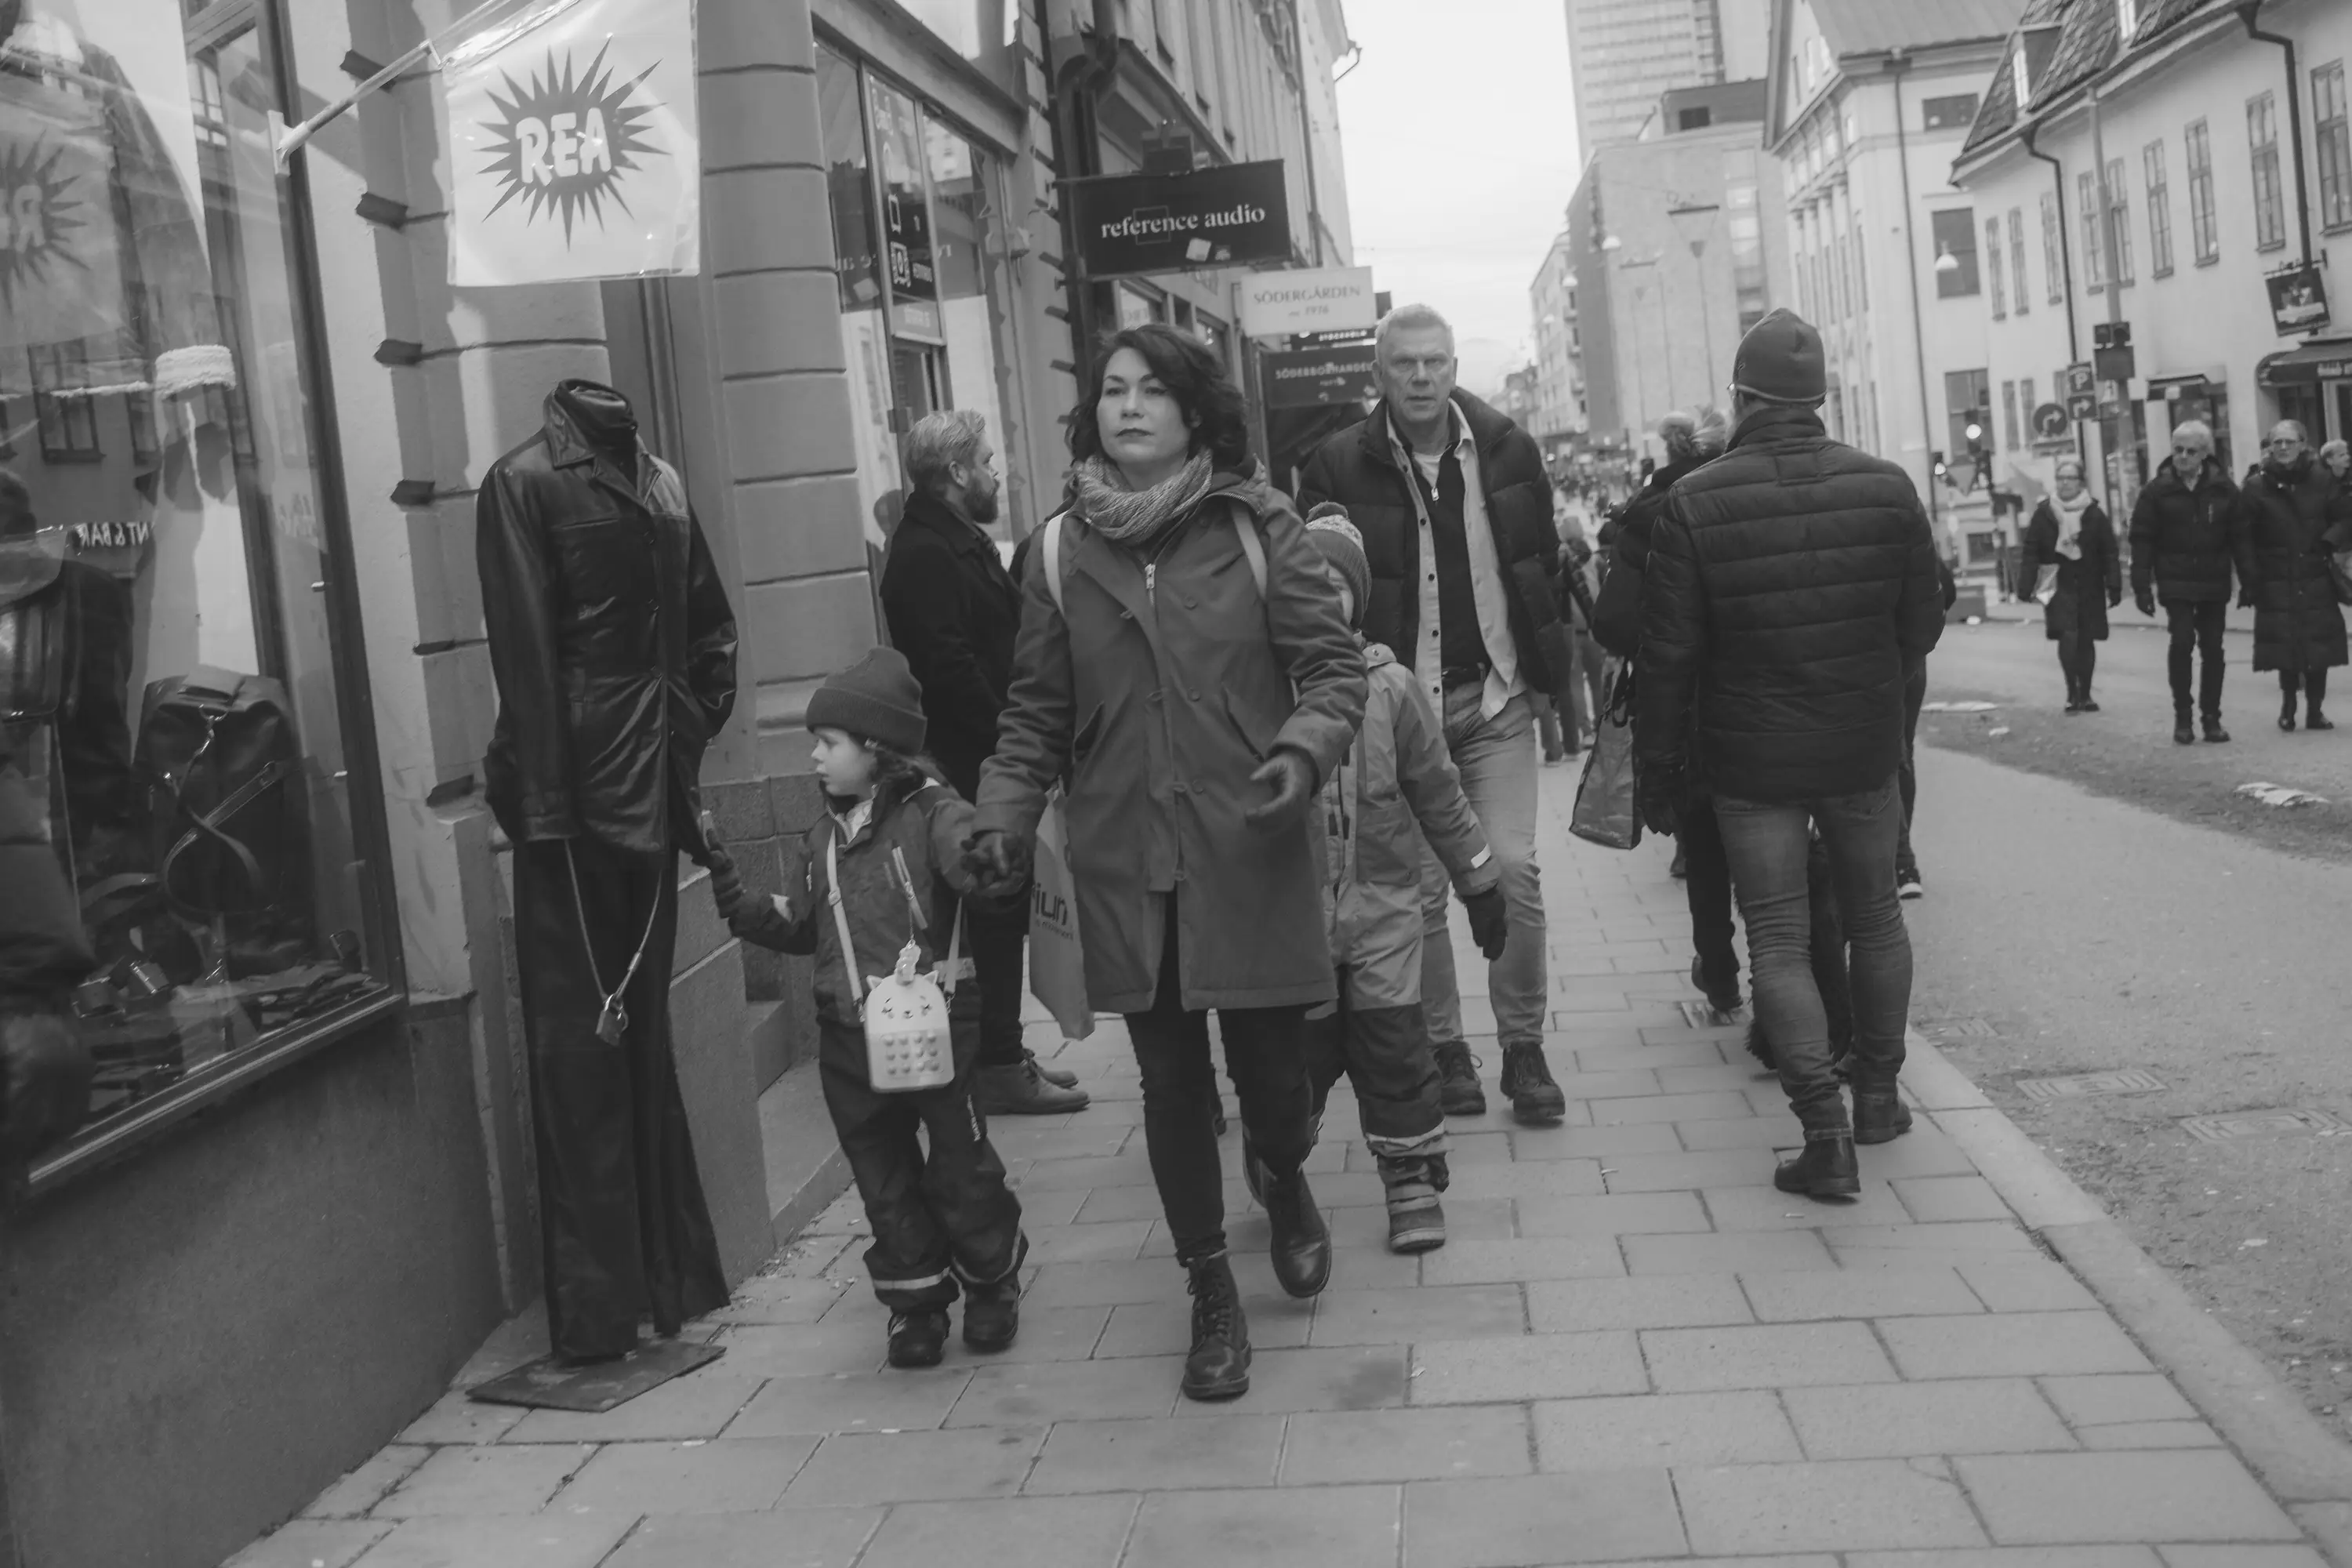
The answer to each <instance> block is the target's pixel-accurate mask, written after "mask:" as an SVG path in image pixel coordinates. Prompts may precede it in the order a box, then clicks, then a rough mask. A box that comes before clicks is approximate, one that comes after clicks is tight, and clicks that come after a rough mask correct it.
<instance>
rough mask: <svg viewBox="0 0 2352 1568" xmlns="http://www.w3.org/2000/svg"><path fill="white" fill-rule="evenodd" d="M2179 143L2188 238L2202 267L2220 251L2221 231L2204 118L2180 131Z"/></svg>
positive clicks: (2211, 154) (2216, 256)
mask: <svg viewBox="0 0 2352 1568" xmlns="http://www.w3.org/2000/svg"><path fill="white" fill-rule="evenodd" d="M2180 143H2181V148H2182V156H2183V157H2184V158H2185V159H2186V160H2187V162H2188V164H2189V244H2190V245H2192V246H2194V247H2196V251H2197V264H2198V265H2199V266H2200V267H2202V266H2204V265H2205V264H2206V263H2207V262H2209V261H2211V260H2214V259H2216V258H2219V257H2220V256H2221V235H2220V232H2219V230H2217V229H2216V228H2215V227H2214V224H2213V142H2212V139H2211V138H2210V136H2209V135H2208V134H2207V133H2206V130H2205V122H2204V121H2201V120H2196V121H2190V122H2189V127H2188V129H2187V130H2185V131H2183V132H2181V137H2180Z"/></svg>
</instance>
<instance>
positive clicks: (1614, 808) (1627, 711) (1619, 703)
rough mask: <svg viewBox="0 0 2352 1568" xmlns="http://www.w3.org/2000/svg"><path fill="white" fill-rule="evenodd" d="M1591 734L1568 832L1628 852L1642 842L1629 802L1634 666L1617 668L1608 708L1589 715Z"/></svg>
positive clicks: (1637, 816) (1638, 813)
mask: <svg viewBox="0 0 2352 1568" xmlns="http://www.w3.org/2000/svg"><path fill="white" fill-rule="evenodd" d="M1592 731H1593V735H1592V747H1591V750H1590V751H1589V752H1586V753H1585V757H1584V776H1583V777H1582V778H1581V779H1580V780H1578V781H1577V785H1576V809H1575V811H1574V812H1573V813H1571V814H1570V816H1569V819H1568V830H1569V831H1570V833H1573V834H1575V835H1576V836H1577V837H1579V838H1581V839H1584V840H1585V841H1587V842H1588V843H1592V844H1598V845H1601V846H1602V847H1605V848H1610V849H1631V848H1633V847H1635V846H1636V845H1638V844H1640V843H1641V842H1642V814H1641V811H1640V809H1639V807H1638V806H1637V805H1635V804H1634V800H1633V666H1632V665H1630V664H1627V665H1625V666H1622V667H1621V668H1619V670H1618V672H1617V681H1616V685H1615V686H1614V687H1613V688H1612V689H1611V691H1610V693H1609V704H1608V706H1607V708H1606V709H1604V710H1602V711H1601V712H1600V713H1598V714H1595V715H1594V716H1593V724H1592Z"/></svg>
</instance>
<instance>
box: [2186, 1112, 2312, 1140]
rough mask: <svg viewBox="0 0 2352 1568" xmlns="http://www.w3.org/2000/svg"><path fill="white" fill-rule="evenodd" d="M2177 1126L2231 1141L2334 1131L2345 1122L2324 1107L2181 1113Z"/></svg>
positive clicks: (2192, 1133) (2195, 1134) (2208, 1137)
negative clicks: (2205, 1113) (2205, 1114)
mask: <svg viewBox="0 0 2352 1568" xmlns="http://www.w3.org/2000/svg"><path fill="white" fill-rule="evenodd" d="M2180 1125H2181V1128H2182V1130H2183V1131H2186V1132H2187V1133H2188V1134H2189V1136H2190V1137H2191V1138H2201V1139H2203V1140H2204V1141H2205V1142H2208V1143H2233V1142H2237V1141H2238V1140H2240V1139H2242V1138H2287V1137H2295V1136H2299V1135H2303V1134H2308V1133H2316V1132H2338V1131H2343V1130H2344V1129H2345V1128H2346V1126H2347V1122H2346V1121H2344V1119H2343V1118H2342V1117H2340V1116H2337V1115H2335V1114H2334V1113H2332V1112H2329V1111H2326V1110H2237V1111H2231V1113H2230V1114H2229V1115H2226V1116H2184V1117H2182V1118H2181V1119H2180Z"/></svg>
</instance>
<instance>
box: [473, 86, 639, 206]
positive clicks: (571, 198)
mask: <svg viewBox="0 0 2352 1568" xmlns="http://www.w3.org/2000/svg"><path fill="white" fill-rule="evenodd" d="M604 55H605V50H604V49H602V48H600V49H598V50H597V51H596V56H595V58H593V59H592V60H590V61H589V62H588V68H587V69H585V70H584V71H578V72H575V71H574V69H573V67H572V55H571V54H570V52H569V51H566V52H564V53H563V55H562V64H561V65H559V64H558V63H557V56H556V54H555V53H554V52H552V51H551V52H550V53H549V55H548V56H547V59H546V64H545V67H544V68H543V69H542V70H541V71H540V72H537V73H534V74H533V75H532V77H531V79H530V83H529V85H527V86H526V85H525V84H524V83H522V82H520V81H517V80H516V79H514V77H512V76H510V75H509V76H506V77H504V81H505V85H506V91H505V93H504V94H503V95H501V94H499V92H497V91H496V90H493V91H492V92H491V94H490V103H491V106H492V108H493V109H494V110H496V112H497V114H498V118H497V119H496V120H490V121H483V122H482V128H483V129H484V130H486V131H488V132H491V134H492V135H493V136H494V137H495V138H497V139H496V140H495V141H493V142H491V144H490V145H489V146H488V148H487V149H486V150H485V151H486V152H487V153H488V158H489V162H488V163H487V164H485V165H484V167H483V173H485V174H490V175H494V176H495V177H496V178H497V179H498V181H499V184H500V186H501V189H500V193H499V199H498V201H497V202H496V203H495V204H494V205H492V206H491V207H490V209H489V210H490V211H491V212H496V211H498V210H499V207H503V206H505V205H507V204H508V203H509V202H511V201H514V200H516V199H517V198H520V200H521V201H522V202H523V204H524V205H525V209H526V216H528V217H529V218H530V221H532V222H534V223H536V222H538V221H540V220H541V219H543V218H549V217H553V218H556V219H560V220H561V221H562V225H563V237H564V242H565V243H566V244H567V245H568V244H570V242H571V239H572V225H573V224H574V223H575V222H576V221H578V220H579V219H580V218H582V217H583V216H586V217H593V218H594V219H595V220H596V224H597V226H598V227H600V228H601V227H603V226H604V204H605V203H606V202H607V201H609V202H611V203H612V204H613V205H614V206H617V207H619V208H620V209H621V211H623V212H624V213H626V212H628V211H629V204H628V202H627V200H626V199H625V197H623V196H622V195H621V186H620V182H621V176H622V175H623V174H629V173H632V172H634V171H635V170H637V169H639V168H641V167H643V164H642V163H641V162H640V160H642V159H644V158H648V157H656V158H657V157H663V156H667V154H666V153H665V152H664V151H663V149H661V148H660V147H657V146H656V145H655V144H654V142H653V141H652V139H651V138H650V137H649V136H648V135H647V133H646V120H647V119H648V118H649V117H650V116H651V114H652V111H653V110H652V106H651V105H649V104H644V103H638V102H633V101H632V95H633V94H635V91H636V89H637V86H638V84H639V83H641V82H643V81H644V80H645V79H646V77H648V76H651V75H652V74H653V73H654V70H655V69H656V67H657V66H658V64H659V62H658V61H656V64H655V65H652V66H647V67H646V68H645V69H644V70H642V71H640V72H638V73H637V74H636V75H635V77H632V78H631V79H628V80H627V81H625V82H621V83H618V84H615V83H614V80H613V73H612V70H611V68H608V67H607V66H606V65H605V63H604ZM632 216H634V215H632Z"/></svg>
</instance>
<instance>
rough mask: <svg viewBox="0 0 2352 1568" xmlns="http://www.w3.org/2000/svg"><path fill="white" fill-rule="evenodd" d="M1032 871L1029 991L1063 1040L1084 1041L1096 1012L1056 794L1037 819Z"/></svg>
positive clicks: (1067, 847) (1090, 1031)
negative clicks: (1090, 999) (1051, 1018)
mask: <svg viewBox="0 0 2352 1568" xmlns="http://www.w3.org/2000/svg"><path fill="white" fill-rule="evenodd" d="M1031 866H1032V868H1033V869H1032V878H1031V882H1032V885H1031V888H1030V891H1029V990H1030V992H1031V994H1034V996H1035V997H1036V998H1037V1000H1038V1001H1040V1002H1043V1003H1044V1004H1045V1010H1046V1011H1047V1012H1049V1013H1051V1014H1053V1015H1054V1021H1055V1023H1057V1024H1059V1025H1060V1026H1062V1035H1063V1037H1064V1038H1066V1039H1072V1040H1083V1039H1085V1038H1086V1037H1087V1036H1089V1035H1091V1034H1093V1033H1094V1032H1095V1013H1094V1008H1093V1006H1092V1005H1090V1004H1089V1003H1088V1002H1087V961H1086V953H1085V952H1084V950H1083V949H1081V948H1080V947H1079V945H1078V896H1077V889H1076V885H1075V884H1073V883H1072V882H1071V880H1070V859H1069V842H1068V830H1067V828H1066V826H1064V824H1063V821H1062V797H1061V795H1060V794H1059V793H1058V792H1057V793H1056V794H1055V795H1054V796H1053V797H1052V798H1051V799H1049V800H1047V801H1046V803H1045V816H1042V817H1040V818H1039V819H1038V822H1037V848H1036V852H1035V854H1034V855H1033V856H1032V857H1031Z"/></svg>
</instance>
